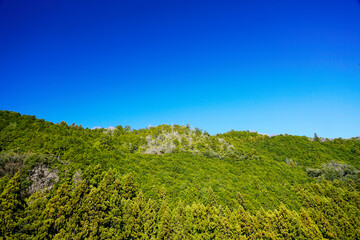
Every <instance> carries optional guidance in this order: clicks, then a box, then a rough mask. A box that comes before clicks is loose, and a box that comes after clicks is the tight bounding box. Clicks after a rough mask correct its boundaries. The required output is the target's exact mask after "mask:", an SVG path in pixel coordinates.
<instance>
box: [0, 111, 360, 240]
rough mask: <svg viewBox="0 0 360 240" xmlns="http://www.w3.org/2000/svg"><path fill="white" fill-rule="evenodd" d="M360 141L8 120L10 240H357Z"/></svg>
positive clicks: (0, 139)
mask: <svg viewBox="0 0 360 240" xmlns="http://www.w3.org/2000/svg"><path fill="white" fill-rule="evenodd" d="M359 168H360V141H359V139H357V138H352V139H340V138H339V139H333V140H330V139H323V138H319V137H318V136H316V135H315V136H314V138H308V137H300V136H290V135H279V136H273V137H269V136H267V135H261V134H258V133H256V132H248V131H230V132H228V133H225V134H218V135H213V136H212V135H210V134H208V133H207V132H204V131H202V130H200V129H197V128H195V129H191V128H190V127H189V126H178V125H174V126H171V125H161V126H157V127H151V128H147V129H139V130H135V129H131V128H130V127H128V126H126V127H122V126H117V127H115V128H108V129H88V128H86V129H84V128H83V127H82V126H81V125H75V124H71V125H68V124H67V123H65V122H61V123H57V124H54V123H51V122H47V121H45V120H42V119H37V118H35V117H34V116H27V115H20V114H19V113H15V112H9V111H0V177H1V178H0V239H1V238H3V239H33V238H34V239H53V238H54V239H86V238H91V239H110V238H113V239H257V238H265V239H358V238H360V220H359V219H360V179H359V176H360V175H359V171H358V169H359Z"/></svg>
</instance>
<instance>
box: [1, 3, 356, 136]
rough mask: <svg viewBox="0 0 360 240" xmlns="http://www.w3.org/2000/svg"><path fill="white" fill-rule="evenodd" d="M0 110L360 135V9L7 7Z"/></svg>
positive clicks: (105, 121)
mask: <svg viewBox="0 0 360 240" xmlns="http://www.w3.org/2000/svg"><path fill="white" fill-rule="evenodd" d="M0 83H1V94H0V109H1V110H12V111H16V112H20V113H21V114H29V115H35V116H36V117H38V118H43V119H45V120H48V121H52V122H60V121H63V120H64V121H66V122H67V123H68V124H71V123H73V122H75V123H76V124H82V125H83V126H84V127H89V128H92V127H96V126H101V127H109V126H117V125H123V126H124V125H130V126H131V127H133V128H145V127H148V126H149V125H152V126H155V125H159V124H164V123H168V124H180V125H182V124H187V123H189V124H190V125H191V126H192V127H199V128H201V129H204V130H207V131H208V132H209V133H211V134H215V133H221V132H226V131H229V130H231V129H234V130H253V131H258V132H260V133H267V134H284V133H288V134H293V135H306V136H313V134H314V132H316V133H317V134H318V135H319V136H321V137H329V138H335V137H343V138H349V137H355V136H359V135H360V2H359V1H357V0H341V1H340V0H338V1H334V0H327V1H325V0H315V1H314V0H303V1H293V0H290V1H285V0H284V1H268V0H254V1H227V0H223V1H211V0H210V1H209V0H207V1H197V0H192V1H183V0H182V1H180V0H172V1H169V0H166V1H165V0H164V1H150V0H121V1H109V0H102V1H95V0H77V1H73V0H61V1H60V0H51V1H49V0H33V1H28V0H27V1H25V0H16V1H14V0H1V1H0Z"/></svg>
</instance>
